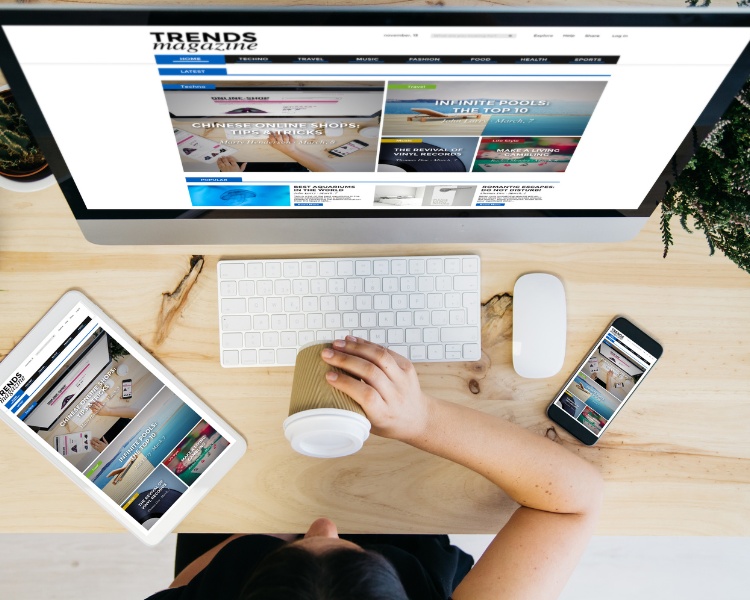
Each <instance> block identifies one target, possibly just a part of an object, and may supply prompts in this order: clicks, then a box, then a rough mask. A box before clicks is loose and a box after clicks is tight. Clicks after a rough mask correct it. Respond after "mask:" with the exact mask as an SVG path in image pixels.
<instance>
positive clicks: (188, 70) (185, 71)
mask: <svg viewBox="0 0 750 600" xmlns="http://www.w3.org/2000/svg"><path fill="white" fill-rule="evenodd" d="M226 74H227V70H226V69H203V68H201V67H190V66H187V65H186V66H184V67H182V68H180V69H159V75H226Z"/></svg>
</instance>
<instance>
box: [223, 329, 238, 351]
mask: <svg viewBox="0 0 750 600" xmlns="http://www.w3.org/2000/svg"><path fill="white" fill-rule="evenodd" d="M221 345H222V346H223V347H224V348H242V334H241V333H223V334H222V335H221Z"/></svg>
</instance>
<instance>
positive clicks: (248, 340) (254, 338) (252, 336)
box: [245, 331, 261, 348]
mask: <svg viewBox="0 0 750 600" xmlns="http://www.w3.org/2000/svg"><path fill="white" fill-rule="evenodd" d="M260 342H261V337H260V333H259V332H257V331H248V332H247V333H246V334H245V348H260Z"/></svg>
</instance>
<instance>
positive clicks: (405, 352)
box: [388, 345, 409, 358]
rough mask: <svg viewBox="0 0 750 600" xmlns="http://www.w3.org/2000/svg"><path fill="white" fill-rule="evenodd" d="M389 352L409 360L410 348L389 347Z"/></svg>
mask: <svg viewBox="0 0 750 600" xmlns="http://www.w3.org/2000/svg"><path fill="white" fill-rule="evenodd" d="M388 350H390V351H391V352H395V353H396V354H400V355H401V356H403V357H404V358H409V347H408V346H391V345H389V346H388Z"/></svg>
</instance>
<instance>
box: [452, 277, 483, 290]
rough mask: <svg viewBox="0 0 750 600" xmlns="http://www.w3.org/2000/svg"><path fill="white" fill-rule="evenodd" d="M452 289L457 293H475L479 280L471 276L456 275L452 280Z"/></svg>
mask: <svg viewBox="0 0 750 600" xmlns="http://www.w3.org/2000/svg"><path fill="white" fill-rule="evenodd" d="M453 289H455V290H458V291H459V292H462V291H466V292H475V291H477V290H478V289H479V280H478V279H477V278H476V277H474V276H473V275H456V276H455V277H454V278H453Z"/></svg>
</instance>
